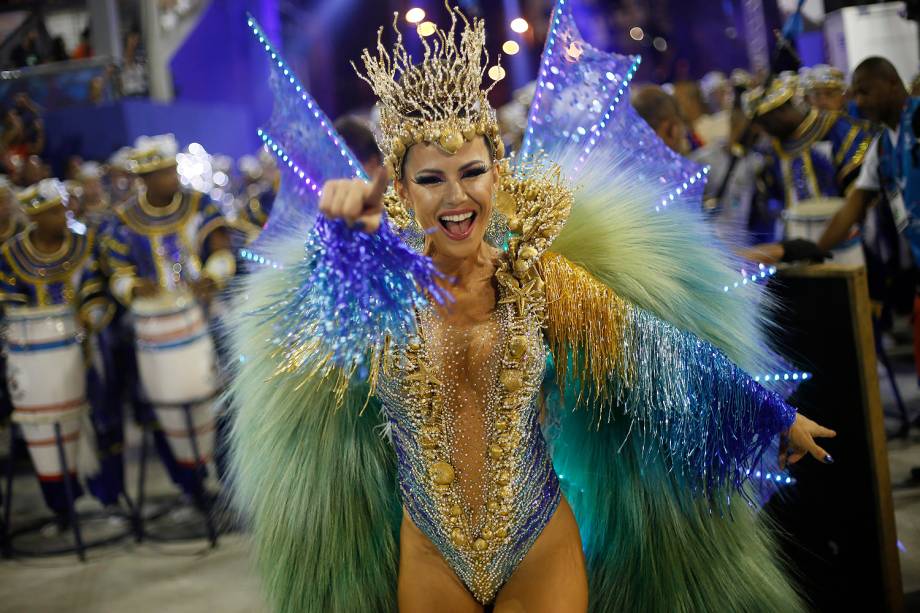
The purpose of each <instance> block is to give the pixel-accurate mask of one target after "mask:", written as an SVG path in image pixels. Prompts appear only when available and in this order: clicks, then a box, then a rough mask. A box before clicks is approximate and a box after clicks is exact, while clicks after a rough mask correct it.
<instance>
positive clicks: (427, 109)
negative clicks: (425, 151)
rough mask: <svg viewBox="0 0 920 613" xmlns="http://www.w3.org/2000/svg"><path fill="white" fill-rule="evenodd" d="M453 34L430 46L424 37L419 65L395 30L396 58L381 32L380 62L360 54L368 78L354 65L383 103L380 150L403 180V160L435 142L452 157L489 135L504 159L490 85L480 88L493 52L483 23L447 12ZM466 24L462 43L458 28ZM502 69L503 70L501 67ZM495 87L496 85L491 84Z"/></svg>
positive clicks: (438, 35) (436, 38)
mask: <svg viewBox="0 0 920 613" xmlns="http://www.w3.org/2000/svg"><path fill="white" fill-rule="evenodd" d="M447 8H448V11H449V12H450V19H451V23H450V29H449V30H447V31H444V30H441V29H438V30H436V31H435V34H434V35H433V37H432V38H433V40H432V42H430V43H429V42H428V40H427V39H426V38H425V37H423V36H420V38H421V40H422V45H423V46H424V48H425V55H424V58H423V59H422V61H421V62H420V63H418V64H415V65H413V64H412V56H411V55H409V52H408V51H407V50H406V48H405V47H403V44H402V43H403V41H402V34H400V32H399V30H398V29H397V28H396V17H398V16H396V17H394V20H393V29H394V30H395V31H396V44H395V46H394V47H393V51H392V53H390V52H388V51H387V49H386V47H385V46H384V45H383V28H380V29H379V30H378V31H377V57H373V56H372V55H371V53H370V51H369V50H367V49H365V50H364V52H363V53H362V54H361V59H362V60H363V61H364V67H365V70H366V72H367V74H366V75H364V74H361V71H360V70H358V68H357V66H355V65H354V62H352V66H353V67H354V68H355V71H356V72H357V73H358V76H359V77H360V78H361V79H363V80H364V81H366V82H367V83H368V85H370V86H371V89H373V90H374V94H376V95H377V97H378V98H379V100H380V132H381V134H382V139H381V142H380V143H379V145H380V150H381V151H382V153H383V156H384V162H385V164H386V166H387V168H388V169H389V171H390V175H391V176H394V177H396V178H399V177H400V175H401V172H402V162H403V156H405V154H406V151H407V150H408V149H409V147H411V146H412V145H414V144H417V143H422V142H425V143H431V144H434V145H437V146H438V147H440V148H441V149H443V150H444V151H446V152H448V153H450V154H453V153H456V152H457V150H458V149H459V148H460V147H462V146H463V143H464V142H466V141H470V140H472V139H473V138H475V137H476V136H477V135H483V136H485V137H486V138H487V139H488V140H489V141H490V144H491V146H492V148H493V152H494V153H495V156H496V158H501V157H503V156H504V146H503V145H502V141H501V137H500V135H499V128H498V121H497V119H496V117H495V111H494V110H493V109H492V107H491V106H489V101H488V98H487V96H488V93H489V91H490V90H491V89H492V86H489V87H488V88H486V89H482V80H483V76H484V75H485V72H486V69H487V66H488V63H489V53H488V51H486V48H485V44H486V33H485V24H484V23H483V21H482V19H475V18H474V19H473V22H472V23H470V22H469V20H467V18H466V16H465V15H464V14H463V13H462V12H461V11H460V9H458V8H451V7H450V6H448V7H447ZM458 20H460V21H462V22H463V26H464V28H463V31H462V32H460V36H459V44H458V42H457V36H456V29H457V22H458ZM499 70H501V68H499ZM493 85H494V83H493Z"/></svg>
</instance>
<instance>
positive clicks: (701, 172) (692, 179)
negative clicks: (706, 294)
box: [655, 166, 737, 291]
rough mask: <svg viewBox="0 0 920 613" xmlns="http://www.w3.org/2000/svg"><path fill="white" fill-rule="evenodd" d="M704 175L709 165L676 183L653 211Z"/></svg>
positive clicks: (668, 202)
mask: <svg viewBox="0 0 920 613" xmlns="http://www.w3.org/2000/svg"><path fill="white" fill-rule="evenodd" d="M706 176H709V166H703V168H702V170H699V171H698V172H697V173H696V174H692V175H690V177H689V178H688V179H687V180H686V181H684V182H683V183H682V184H680V185H678V186H677V187H676V188H675V189H673V190H672V191H671V193H669V194H668V195H667V196H665V197H664V198H662V199H661V202H660V203H659V204H658V205H657V206H656V207H655V212H656V213H658V212H660V211H661V209H663V208H666V207H667V206H668V205H669V204H670V203H672V202H674V200H675V199H676V198H677V196H680V195H681V194H683V193H684V192H685V191H687V190H688V189H690V186H691V185H694V184H696V182H697V181H702V180H703V177H706ZM736 287H737V286H736ZM726 291H727V290H726Z"/></svg>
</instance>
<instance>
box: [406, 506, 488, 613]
mask: <svg viewBox="0 0 920 613" xmlns="http://www.w3.org/2000/svg"><path fill="white" fill-rule="evenodd" d="M397 599H398V601H399V612H400V613H431V612H432V611H438V612H443V613H482V605H480V604H479V603H478V602H477V601H476V599H475V598H473V596H472V594H470V592H469V590H467V589H466V586H465V585H463V582H462V581H460V579H459V577H457V574H456V573H455V572H454V571H453V569H451V567H450V566H449V565H448V564H447V562H446V561H445V560H444V557H443V556H442V555H441V553H440V552H439V551H438V549H437V547H435V546H434V544H433V543H432V542H431V541H430V540H429V539H428V537H427V536H425V535H424V534H422V531H421V530H419V529H418V527H417V526H416V525H415V524H414V523H413V522H412V520H411V519H409V516H408V515H406V513H405V512H403V520H402V527H401V528H400V531H399V585H398V587H397Z"/></svg>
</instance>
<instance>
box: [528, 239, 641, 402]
mask: <svg viewBox="0 0 920 613" xmlns="http://www.w3.org/2000/svg"><path fill="white" fill-rule="evenodd" d="M540 266H541V269H542V272H543V278H544V281H545V284H546V324H547V339H548V342H549V346H550V349H551V350H552V352H553V355H554V356H556V376H557V379H558V381H559V384H560V387H564V382H565V380H566V377H567V376H568V374H569V368H570V364H569V362H568V359H567V357H566V356H568V355H569V352H570V351H571V354H572V358H571V359H572V364H571V367H572V368H573V370H574V372H572V373H571V374H573V375H575V376H576V377H577V378H578V379H580V380H581V381H583V382H591V383H593V384H594V386H595V387H594V388H595V389H596V390H599V389H601V388H603V387H604V385H605V384H606V382H607V380H608V379H609V377H610V376H611V375H612V374H614V373H617V374H619V375H620V376H622V377H624V378H625V379H626V380H627V381H629V380H632V378H633V377H631V376H630V365H629V364H627V363H626V362H625V356H624V354H623V352H622V351H621V347H622V346H623V343H624V342H626V341H627V339H626V334H627V323H628V320H629V316H630V309H631V307H630V305H629V304H628V303H627V302H626V301H625V300H623V299H622V298H620V297H619V296H617V295H616V294H615V293H614V292H613V290H611V289H610V288H609V287H607V286H606V285H604V284H603V283H601V282H600V281H598V280H597V279H596V278H594V277H593V276H592V275H591V274H590V273H589V272H588V271H587V270H585V269H584V268H582V267H581V266H578V265H577V264H573V263H572V262H570V261H569V260H567V259H566V258H565V257H563V256H561V255H559V254H556V253H552V252H548V253H546V254H545V255H544V256H543V257H542V258H541V261H540Z"/></svg>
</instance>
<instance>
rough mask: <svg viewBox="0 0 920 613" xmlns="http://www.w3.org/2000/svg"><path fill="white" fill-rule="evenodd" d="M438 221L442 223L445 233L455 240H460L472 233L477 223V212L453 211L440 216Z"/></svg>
mask: <svg viewBox="0 0 920 613" xmlns="http://www.w3.org/2000/svg"><path fill="white" fill-rule="evenodd" d="M438 221H439V222H440V223H441V228H442V229H443V230H444V234H446V235H447V236H448V237H449V238H452V239H453V240H457V241H460V240H463V239H465V238H466V237H468V236H469V235H470V234H472V232H473V227H474V226H475V225H476V212H475V211H470V210H467V211H456V212H453V211H452V212H450V213H449V214H446V215H441V216H440V217H438Z"/></svg>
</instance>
